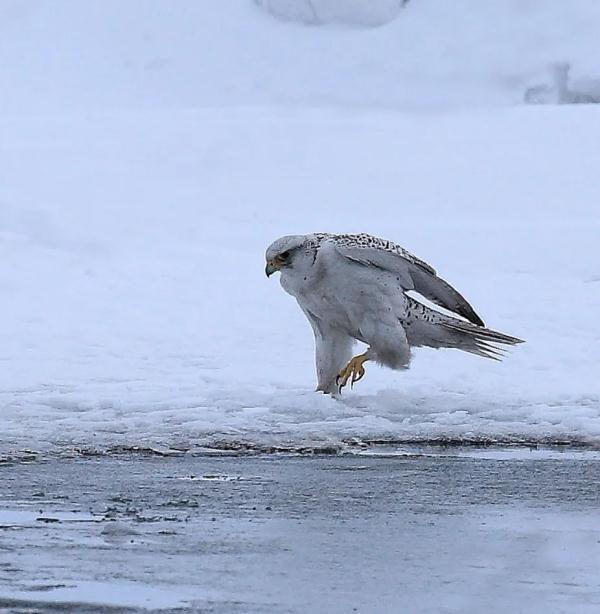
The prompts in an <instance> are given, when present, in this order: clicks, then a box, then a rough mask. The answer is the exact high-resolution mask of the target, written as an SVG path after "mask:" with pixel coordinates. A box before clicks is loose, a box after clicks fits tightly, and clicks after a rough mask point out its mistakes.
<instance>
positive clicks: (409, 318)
mask: <svg viewBox="0 0 600 614" xmlns="http://www.w3.org/2000/svg"><path fill="white" fill-rule="evenodd" d="M266 260H267V265H266V274H267V276H270V275H271V274H272V273H274V272H275V271H280V272H281V285H282V287H283V289H284V290H285V291H286V292H288V293H289V294H291V295H292V296H293V297H294V298H295V299H296V300H297V301H298V305H300V308H301V309H302V311H303V312H304V314H305V315H306V317H307V318H308V321H309V322H310V324H311V326H312V329H313V331H314V334H315V349H316V365H317V380H318V385H317V390H320V391H322V392H325V393H328V394H334V395H335V394H338V393H339V392H341V390H342V388H343V387H344V386H345V385H346V384H347V383H348V382H350V384H351V385H353V384H354V383H356V382H357V381H358V380H360V379H361V378H362V377H363V375H364V373H365V370H364V366H363V364H364V363H365V362H366V361H367V360H375V361H376V362H378V363H380V364H382V365H385V366H387V367H390V368H392V369H407V368H408V366H409V363H410V359H411V348H412V347H420V346H427V347H432V348H457V349H459V350H464V351H465V352H471V353H472V354H477V355H479V356H484V357H486V358H492V359H495V360H499V358H500V357H501V356H502V348H501V347H499V345H515V344H517V343H522V340H521V339H517V338H516V337H510V336H509V335H505V334H503V333H499V332H496V331H493V330H490V329H488V328H485V325H484V323H483V321H482V320H481V318H480V317H479V316H478V315H477V314H476V313H475V311H474V310H473V308H472V307H471V305H469V303H468V302H467V301H466V300H465V298H464V297H463V296H462V295H461V294H460V293H459V292H458V291H457V290H455V289H454V288H453V287H452V286H451V285H450V284H449V283H448V282H446V281H444V280H443V279H441V278H440V277H438V276H437V275H436V272H435V270H434V269H433V268H432V267H431V266H429V265H428V264H427V263H425V262H423V261H422V260H419V259H418V258H416V257H415V256H413V255H412V254H411V253H409V252H407V251H406V250H405V249H403V248H402V247H400V246H399V245H396V244H395V243H392V242H391V241H386V240H385V239H379V238H377V237H373V236H371V235H368V234H339V235H336V234H329V233H316V234H309V235H290V236H285V237H281V238H280V239H277V240H276V241H275V242H274V243H272V244H271V245H270V246H269V248H268V249H267V252H266ZM411 290H413V291H415V292H417V293H418V294H420V295H421V296H423V297H425V298H426V299H428V300H429V301H431V302H432V303H435V304H436V305H439V306H441V307H443V308H445V309H446V310H448V311H451V312H453V313H455V314H457V315H458V316H460V317H452V316H448V315H445V314H443V313H441V312H439V311H436V310H435V309H430V308H429V307H427V306H426V305H425V304H423V303H421V302H419V301H418V300H416V299H415V298H413V297H412V296H409V295H408V294H407V292H409V291H411ZM356 340H358V341H362V342H363V343H365V344H366V345H367V346H368V350H367V351H366V352H365V353H364V354H361V355H359V356H355V357H354V358H352V346H353V344H354V342H355V341H356Z"/></svg>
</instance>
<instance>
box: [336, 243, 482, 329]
mask: <svg viewBox="0 0 600 614" xmlns="http://www.w3.org/2000/svg"><path fill="white" fill-rule="evenodd" d="M330 240H331V241H332V242H333V244H334V247H335V249H336V251H337V252H338V253H339V254H340V255H341V256H343V257H344V258H347V259H348V260H351V261H353V262H356V263H358V264H360V265H363V266H373V267H377V268H379V269H382V270H384V271H388V272H390V273H393V274H394V275H396V276H397V277H398V280H399V282H400V285H401V286H402V288H404V290H415V291H416V292H418V293H419V294H422V295H423V296H424V297H426V298H428V299H429V300H430V301H432V302H433V303H435V304H436V305H439V306H440V307H444V308H445V309H448V310H449V311H452V312H454V313H457V314H459V315H461V316H463V317H464V318H466V319H467V320H469V322H472V323H473V324H476V325H477V326H484V323H483V320H482V319H481V318H480V317H479V316H478V315H477V314H476V313H475V310H474V309H473V307H471V305H470V304H469V303H468V301H467V300H466V299H465V298H464V296H462V294H460V292H458V290H456V289H455V288H453V287H452V286H451V285H450V284H449V283H448V282H447V281H444V280H443V279H442V278H441V277H438V276H437V274H436V272H435V269H434V268H432V267H431V266H429V265H428V264H427V263H426V262H423V261H422V260H419V258H417V257H416V256H413V254H411V253H410V252H408V251H406V250H405V249H404V248H402V247H400V246H399V245H396V244H395V243H392V242H391V241H386V240H384V239H379V238H377V237H372V236H370V235H365V234H361V235H337V236H335V237H332V238H331V239H330Z"/></svg>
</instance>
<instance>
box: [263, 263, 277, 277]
mask: <svg viewBox="0 0 600 614" xmlns="http://www.w3.org/2000/svg"><path fill="white" fill-rule="evenodd" d="M275 271H279V264H278V263H277V261H276V260H269V261H267V266H266V267H265V274H266V276H267V277H271V275H273V273H275Z"/></svg>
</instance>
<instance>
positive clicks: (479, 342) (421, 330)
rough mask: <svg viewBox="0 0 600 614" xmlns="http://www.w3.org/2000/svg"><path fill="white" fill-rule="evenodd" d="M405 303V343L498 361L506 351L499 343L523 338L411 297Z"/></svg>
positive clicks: (509, 344) (508, 344) (504, 343)
mask: <svg viewBox="0 0 600 614" xmlns="http://www.w3.org/2000/svg"><path fill="white" fill-rule="evenodd" d="M409 302H410V307H409V315H408V317H407V319H406V321H405V322H404V323H403V324H404V329H405V330H406V337H407V339H408V343H409V344H410V345H412V346H416V347H419V346H427V347H432V348H456V349H458V350H463V351H464V352H469V353H471V354H477V356H483V357H484V358H491V359H492V360H502V358H503V357H504V355H505V352H506V349H505V347H503V346H512V345H517V344H519V343H524V341H523V339H518V338H517V337H511V336H510V335H505V334H504V333H500V332H498V331H495V330H490V329H489V328H484V327H482V326H475V325H474V324H471V323H470V322H465V321H464V320H459V319H458V318H452V317H450V316H447V315H444V314H442V313H439V312H438V311H434V310H433V309H429V308H428V307H426V306H425V305H422V304H421V303H419V302H418V301H415V300H414V299H412V298H411V299H409Z"/></svg>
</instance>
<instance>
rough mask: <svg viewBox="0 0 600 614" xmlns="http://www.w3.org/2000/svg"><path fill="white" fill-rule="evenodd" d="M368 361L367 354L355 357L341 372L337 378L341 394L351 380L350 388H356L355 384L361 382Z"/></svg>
mask: <svg viewBox="0 0 600 614" xmlns="http://www.w3.org/2000/svg"><path fill="white" fill-rule="evenodd" d="M367 360H369V359H368V358H367V352H365V353H364V354H360V355H359V356H355V357H354V358H353V359H352V360H351V361H350V362H349V363H348V364H347V365H346V366H345V367H344V368H343V369H342V370H341V371H340V374H339V375H338V376H337V379H336V383H337V385H338V390H339V392H342V388H343V387H344V386H345V385H346V384H347V383H348V380H350V388H353V387H354V384H356V382H358V381H359V380H361V379H362V378H363V376H364V374H365V368H364V367H363V363H365V362H366V361H367Z"/></svg>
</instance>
